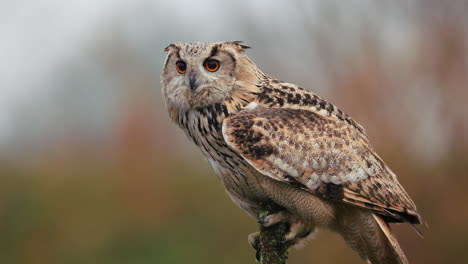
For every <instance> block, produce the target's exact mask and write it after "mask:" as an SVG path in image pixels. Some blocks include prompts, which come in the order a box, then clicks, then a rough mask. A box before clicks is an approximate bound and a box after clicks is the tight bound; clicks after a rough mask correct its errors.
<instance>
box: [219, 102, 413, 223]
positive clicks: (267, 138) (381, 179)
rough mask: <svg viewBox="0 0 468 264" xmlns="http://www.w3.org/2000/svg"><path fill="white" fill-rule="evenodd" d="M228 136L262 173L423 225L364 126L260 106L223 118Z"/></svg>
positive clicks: (397, 219) (391, 218) (391, 217)
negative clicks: (373, 147)
mask: <svg viewBox="0 0 468 264" xmlns="http://www.w3.org/2000/svg"><path fill="white" fill-rule="evenodd" d="M222 129H223V130H222V131H223V137H224V139H225V141H226V142H227V144H228V145H229V146H230V147H231V148H232V149H234V150H235V151H237V152H238V153H239V154H240V155H241V156H242V157H243V158H244V159H246V160H247V161H248V162H249V164H250V165H252V166H253V167H254V168H255V169H256V170H257V171H259V172H260V173H262V174H264V175H266V176H268V177H271V178H273V179H275V180H278V181H282V182H286V183H290V184H294V185H296V186H298V187H299V188H302V189H304V190H307V191H309V192H311V193H313V194H315V195H317V196H319V197H322V198H324V199H333V200H338V201H341V202H344V203H348V204H352V205H355V206H359V207H363V208H367V209H370V210H372V211H374V212H375V213H378V214H379V215H382V216H383V217H384V218H385V220H386V221H387V222H410V223H420V220H421V219H420V216H419V214H418V213H417V212H416V207H415V205H414V203H413V202H412V200H411V199H410V197H409V196H408V194H407V193H406V192H405V190H404V189H403V187H402V186H401V185H400V183H399V182H398V180H397V179H396V176H395V174H394V173H393V172H392V171H391V170H390V169H389V168H388V166H387V165H386V164H385V163H384V162H383V161H382V159H381V158H380V157H379V156H377V154H376V153H375V152H374V151H373V150H372V149H371V146H370V144H369V141H368V139H367V136H366V135H365V134H364V132H363V130H360V129H357V128H356V127H354V126H353V125H352V124H350V123H349V122H346V121H345V120H340V119H336V118H330V117H327V116H324V115H320V114H318V113H316V112H314V111H310V110H304V109H290V108H268V107H261V106H258V107H256V108H254V109H252V110H248V109H244V110H241V111H240V112H239V113H237V114H235V115H233V116H230V117H228V118H226V119H225V120H224V122H223V127H222Z"/></svg>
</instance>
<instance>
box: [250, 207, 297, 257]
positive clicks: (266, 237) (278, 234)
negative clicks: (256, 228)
mask: <svg viewBox="0 0 468 264" xmlns="http://www.w3.org/2000/svg"><path fill="white" fill-rule="evenodd" d="M281 210H284V209H283V208H281V207H279V206H278V205H276V204H274V203H272V202H267V203H262V205H261V207H260V212H259V219H264V218H265V217H266V216H268V215H270V214H274V213H277V212H279V211H281ZM288 230H289V228H288V225H287V224H284V223H281V224H277V225H274V226H270V227H265V226H263V224H260V243H259V248H258V252H257V254H258V258H259V260H260V263H261V264H286V261H287V260H288V248H289V247H290V246H291V244H290V243H284V242H283V240H284V236H285V235H286V234H287V232H288Z"/></svg>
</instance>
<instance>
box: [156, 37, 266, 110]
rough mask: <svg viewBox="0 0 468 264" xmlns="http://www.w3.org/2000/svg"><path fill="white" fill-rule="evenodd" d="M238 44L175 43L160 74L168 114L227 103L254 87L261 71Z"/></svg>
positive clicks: (243, 47)
mask: <svg viewBox="0 0 468 264" xmlns="http://www.w3.org/2000/svg"><path fill="white" fill-rule="evenodd" d="M247 48H249V47H248V46H245V45H242V44H241V42H240V41H231V42H194V43H175V44H171V45H169V46H168V47H167V48H166V49H165V51H166V52H167V57H166V60H165V63H164V68H163V71H162V74H161V81H162V90H163V96H164V97H165V101H166V104H167V107H168V108H169V110H175V109H177V110H190V109H194V108H197V107H203V106H205V105H209V104H213V103H217V102H220V101H222V100H226V99H228V98H229V97H230V96H231V94H232V93H234V92H236V90H239V89H243V87H246V86H249V85H255V84H256V81H257V80H258V75H259V73H260V71H259V70H258V69H257V67H256V66H255V64H254V63H253V62H252V61H251V60H250V59H249V58H248V57H247V55H245V53H244V50H245V49H247Z"/></svg>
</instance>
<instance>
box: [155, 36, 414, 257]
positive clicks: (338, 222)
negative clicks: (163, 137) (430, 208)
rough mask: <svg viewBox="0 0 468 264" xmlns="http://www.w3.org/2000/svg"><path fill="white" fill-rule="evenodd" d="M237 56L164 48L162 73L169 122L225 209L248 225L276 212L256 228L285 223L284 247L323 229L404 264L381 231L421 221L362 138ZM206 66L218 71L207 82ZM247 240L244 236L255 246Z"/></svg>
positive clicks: (327, 106)
mask: <svg viewBox="0 0 468 264" xmlns="http://www.w3.org/2000/svg"><path fill="white" fill-rule="evenodd" d="M245 48H246V46H244V45H242V44H240V42H218V43H177V44H172V45H170V46H169V47H168V48H167V49H166V51H167V52H168V56H167V59H166V62H165V66H164V69H163V73H162V83H163V94H164V97H165V100H166V105H167V108H168V111H169V114H170V116H171V118H172V119H173V120H174V122H176V123H177V124H178V125H179V126H180V127H181V128H182V129H183V130H184V132H185V133H186V134H187V136H188V137H189V138H190V139H191V140H192V141H193V142H194V143H195V144H196V145H197V146H199V147H200V149H201V150H202V152H203V154H204V155H205V157H206V158H207V159H208V160H209V162H210V164H211V166H212V167H213V169H214V170H215V172H216V174H217V175H218V177H219V178H220V179H221V181H222V182H223V183H224V185H225V187H226V190H227V192H228V194H229V195H230V196H231V198H232V199H233V201H234V202H236V204H238V205H239V206H240V207H241V208H242V209H244V210H245V211H246V212H247V213H249V214H250V215H252V216H253V217H257V216H258V209H259V204H260V203H261V202H263V201H270V202H274V203H276V204H278V205H279V206H281V207H283V208H284V211H283V212H281V213H279V214H276V215H271V216H268V217H267V218H265V219H261V220H262V221H264V222H265V223H266V224H267V225H273V224H276V223H278V222H288V223H289V224H290V225H291V231H290V233H289V234H287V235H286V239H287V240H289V241H292V242H293V243H297V242H298V241H300V240H301V239H302V238H304V237H305V236H307V235H308V234H309V233H311V232H312V231H314V229H315V227H324V228H328V229H330V230H333V231H336V232H338V233H340V234H341V235H342V236H343V237H344V239H345V240H346V241H347V242H348V244H349V245H350V246H351V247H352V248H353V249H355V250H356V251H357V252H358V254H360V256H361V257H362V258H363V259H365V260H367V261H370V262H371V263H406V262H407V260H406V257H405V256H404V254H403V251H402V250H401V249H400V247H399V245H398V243H397V241H396V239H395V238H394V237H393V235H392V233H391V231H390V229H389V226H388V223H389V222H408V223H411V224H418V223H420V222H421V217H420V216H419V214H418V213H417V211H416V206H415V205H414V203H413V202H412V200H411V198H410V197H409V196H408V194H407V193H406V192H405V190H404V189H403V187H402V186H401V185H400V184H399V182H398V180H397V178H396V176H395V174H394V173H393V172H392V171H391V170H390V169H389V168H388V166H387V165H386V164H385V163H384V162H383V161H382V159H381V158H380V157H379V156H378V155H377V154H376V153H375V151H374V150H373V149H372V147H371V145H370V143H369V139H368V138H367V136H366V134H365V131H364V129H363V128H362V127H361V126H360V125H359V124H358V123H356V122H355V121H354V120H353V119H351V118H350V117H349V116H347V115H346V114H345V113H343V112H342V111H341V110H339V109H338V108H337V107H336V106H334V105H333V104H331V103H329V102H327V101H325V100H324V99H322V98H320V97H319V96H317V95H315V94H313V93H312V92H309V91H307V90H304V89H302V88H300V87H298V86H296V85H294V84H289V83H285V82H282V81H279V80H276V79H274V78H272V77H270V76H268V75H266V74H264V73H263V72H262V71H260V70H259V69H258V68H257V67H256V66H255V64H254V63H253V62H252V61H251V60H250V59H249V58H248V57H247V56H246V55H245V53H244V49H245ZM208 61H209V62H213V61H216V62H218V63H219V65H220V67H219V69H217V70H216V71H214V72H212V71H211V70H210V69H209V68H207V67H208V66H207V62H208ZM177 63H183V64H184V65H186V71H185V72H183V73H181V72H178V71H177V70H176V67H177V66H176V64H177ZM256 239H257V234H253V235H251V236H249V241H250V242H251V244H253V245H254V246H255V243H256Z"/></svg>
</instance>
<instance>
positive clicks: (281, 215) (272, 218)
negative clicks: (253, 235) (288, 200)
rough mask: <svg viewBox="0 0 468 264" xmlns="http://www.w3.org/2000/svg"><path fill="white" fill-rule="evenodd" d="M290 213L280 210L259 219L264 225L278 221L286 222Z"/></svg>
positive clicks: (277, 222)
mask: <svg viewBox="0 0 468 264" xmlns="http://www.w3.org/2000/svg"><path fill="white" fill-rule="evenodd" d="M290 217H291V215H290V214H289V213H288V212H287V211H281V212H278V213H275V214H271V215H267V216H266V217H265V218H264V219H260V220H259V221H261V224H263V225H264V226H267V227H268V226H273V225H276V224H279V223H288V222H289V220H290Z"/></svg>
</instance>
